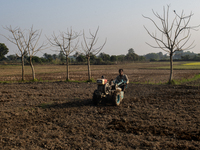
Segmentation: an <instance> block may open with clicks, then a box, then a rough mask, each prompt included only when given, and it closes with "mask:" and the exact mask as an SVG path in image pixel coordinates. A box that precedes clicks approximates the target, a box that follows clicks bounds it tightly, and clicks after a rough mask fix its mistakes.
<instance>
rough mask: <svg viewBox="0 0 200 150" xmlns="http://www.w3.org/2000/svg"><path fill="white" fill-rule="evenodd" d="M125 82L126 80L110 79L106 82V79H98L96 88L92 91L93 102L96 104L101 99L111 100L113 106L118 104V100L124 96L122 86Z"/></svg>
mask: <svg viewBox="0 0 200 150" xmlns="http://www.w3.org/2000/svg"><path fill="white" fill-rule="evenodd" d="M125 84H126V81H123V80H122V81H121V82H119V83H117V82H116V81H113V80H111V81H110V82H108V80H107V79H104V77H103V78H102V79H98V80H97V89H96V90H95V91H94V93H93V103H94V105H98V104H99V103H101V102H102V100H106V101H109V102H111V103H112V104H113V105H115V106H119V104H120V102H121V101H122V99H123V98H124V91H123V90H122V88H121V87H122V86H124V85H125Z"/></svg>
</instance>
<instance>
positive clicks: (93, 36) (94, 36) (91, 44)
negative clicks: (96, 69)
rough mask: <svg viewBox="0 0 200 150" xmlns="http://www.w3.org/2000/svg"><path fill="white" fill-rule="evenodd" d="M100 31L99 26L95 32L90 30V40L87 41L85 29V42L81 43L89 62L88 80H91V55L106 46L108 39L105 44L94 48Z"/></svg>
mask: <svg viewBox="0 0 200 150" xmlns="http://www.w3.org/2000/svg"><path fill="white" fill-rule="evenodd" d="M98 31H99V27H98V28H97V30H96V32H95V34H92V33H91V32H90V36H91V37H90V38H88V39H89V42H88V43H87V41H86V37H85V33H84V31H83V39H84V45H85V46H84V45H83V43H81V46H82V49H83V50H84V52H85V55H86V58H87V64H88V81H91V69H90V55H91V54H93V55H97V54H98V53H99V52H100V51H101V50H102V49H103V47H104V45H105V44H106V41H107V39H106V40H105V42H104V44H103V45H102V46H100V47H98V48H94V46H95V45H96V43H97V41H98V38H97V33H98Z"/></svg>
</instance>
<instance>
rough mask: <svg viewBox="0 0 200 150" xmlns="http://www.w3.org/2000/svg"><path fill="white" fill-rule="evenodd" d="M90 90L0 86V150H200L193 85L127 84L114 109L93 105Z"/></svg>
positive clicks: (198, 102) (198, 93)
mask: <svg viewBox="0 0 200 150" xmlns="http://www.w3.org/2000/svg"><path fill="white" fill-rule="evenodd" d="M197 82H198V83H200V81H196V82H195V83H197ZM95 89H96V84H94V83H90V84H88V83H67V82H49V83H13V84H0V149H12V148H13V149H32V150H35V149H39V150H40V149H41V150H43V149H47V150H48V149H200V117H199V116H200V90H199V87H198V86H189V85H176V86H175V85H173V86H172V85H136V84H129V86H128V89H127V91H126V93H125V98H124V99H123V101H122V103H121V104H120V106H119V107H116V106H112V105H110V104H109V103H103V104H100V105H98V106H94V105H93V103H92V94H93V91H94V90H95Z"/></svg>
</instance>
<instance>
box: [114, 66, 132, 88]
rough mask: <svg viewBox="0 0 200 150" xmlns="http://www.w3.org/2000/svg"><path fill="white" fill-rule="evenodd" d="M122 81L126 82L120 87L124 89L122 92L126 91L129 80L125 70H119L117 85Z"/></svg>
mask: <svg viewBox="0 0 200 150" xmlns="http://www.w3.org/2000/svg"><path fill="white" fill-rule="evenodd" d="M121 81H124V82H125V83H124V84H122V85H120V86H119V87H120V88H121V89H122V91H125V89H126V88H127V86H128V83H129V79H128V76H127V75H125V74H124V72H123V69H119V75H118V76H117V77H116V79H115V83H119V82H121Z"/></svg>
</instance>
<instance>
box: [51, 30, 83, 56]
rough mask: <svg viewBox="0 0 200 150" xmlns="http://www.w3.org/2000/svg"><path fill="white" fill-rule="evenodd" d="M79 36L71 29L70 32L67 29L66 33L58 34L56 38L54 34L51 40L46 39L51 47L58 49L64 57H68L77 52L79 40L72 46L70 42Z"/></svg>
mask: <svg viewBox="0 0 200 150" xmlns="http://www.w3.org/2000/svg"><path fill="white" fill-rule="evenodd" d="M79 36H80V33H77V32H73V31H72V28H71V29H70V30H69V29H67V32H60V35H59V36H56V35H55V33H53V35H52V38H53V39H49V38H47V39H48V41H49V42H50V44H51V45H52V46H55V47H59V48H60V50H61V51H62V52H63V53H64V54H65V55H66V56H69V55H70V54H71V53H73V52H74V51H76V50H77V47H78V43H79V40H77V42H76V43H75V44H74V45H72V41H73V40H75V39H76V38H78V37H79Z"/></svg>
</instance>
